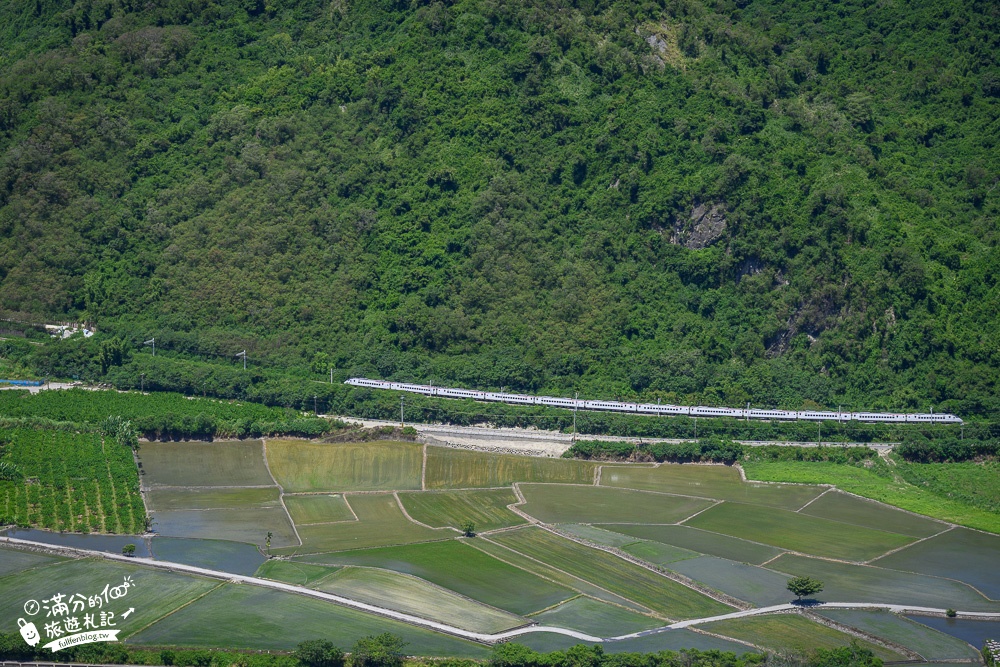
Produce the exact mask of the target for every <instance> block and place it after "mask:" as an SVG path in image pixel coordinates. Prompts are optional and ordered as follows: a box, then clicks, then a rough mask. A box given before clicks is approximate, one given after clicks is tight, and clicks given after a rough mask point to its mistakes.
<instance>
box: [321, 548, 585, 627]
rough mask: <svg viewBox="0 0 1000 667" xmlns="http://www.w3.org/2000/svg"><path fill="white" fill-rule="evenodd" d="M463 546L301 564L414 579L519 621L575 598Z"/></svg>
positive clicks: (353, 554)
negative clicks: (517, 617) (380, 570)
mask: <svg viewBox="0 0 1000 667" xmlns="http://www.w3.org/2000/svg"><path fill="white" fill-rule="evenodd" d="M474 539H477V540H478V539H480V538H474ZM464 542H465V541H464V540H448V541H446V542H431V543H429V544H411V545H407V546H401V547H389V548H383V549H369V550H365V551H346V552H341V553H331V554H322V555H315V556H307V557H306V558H305V559H306V560H307V561H308V562H311V563H318V564H324V565H325V564H332V565H367V566H370V567H381V568H385V569H388V570H395V571H397V572H403V573H405V574H412V575H414V576H417V577H420V578H421V579H425V580H427V581H429V582H431V583H434V584H437V585H438V586H442V587H444V588H447V589H448V590H451V591H455V592H456V593H459V594H460V595H465V596H466V597H469V598H472V599H473V600H479V601H480V602H484V603H486V604H488V605H491V606H494V607H497V608H499V609H504V610H506V611H509V612H511V613H514V614H518V615H524V614H529V613H531V612H535V611H539V610H541V609H545V608H547V607H551V606H552V605H554V604H557V603H559V602H562V601H563V600H567V599H569V598H571V597H573V596H574V595H575V592H574V591H572V590H570V589H569V588H567V587H565V586H561V585H559V584H557V583H555V582H551V581H547V580H545V579H543V578H541V577H539V576H537V575H534V574H532V573H530V572H527V571H525V570H522V569H519V568H517V567H513V566H511V565H508V564H507V563H504V562H503V561H500V560H498V559H496V558H493V557H491V556H489V555H487V554H485V553H483V552H481V551H479V550H477V549H474V548H472V547H470V546H468V545H467V544H465V543H464Z"/></svg>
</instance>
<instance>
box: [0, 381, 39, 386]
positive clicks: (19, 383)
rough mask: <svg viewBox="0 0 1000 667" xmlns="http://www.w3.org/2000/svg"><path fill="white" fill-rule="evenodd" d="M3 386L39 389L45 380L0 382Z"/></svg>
mask: <svg viewBox="0 0 1000 667" xmlns="http://www.w3.org/2000/svg"><path fill="white" fill-rule="evenodd" d="M0 383H3V384H12V385H15V386H17V387H41V386H42V385H43V384H45V380H0Z"/></svg>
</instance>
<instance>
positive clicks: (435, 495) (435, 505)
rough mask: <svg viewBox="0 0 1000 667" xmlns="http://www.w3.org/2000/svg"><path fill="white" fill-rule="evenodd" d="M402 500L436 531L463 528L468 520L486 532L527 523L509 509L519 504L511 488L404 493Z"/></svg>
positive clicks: (416, 517) (409, 511)
mask: <svg viewBox="0 0 1000 667" xmlns="http://www.w3.org/2000/svg"><path fill="white" fill-rule="evenodd" d="M399 499H400V500H401V501H402V502H403V507H405V508H406V511H407V512H408V513H409V515H410V516H412V517H413V518H414V519H415V520H417V521H420V522H421V523H426V524H427V525H429V526H434V527H435V528H437V527H445V526H450V527H452V528H461V526H462V524H463V523H465V522H466V521H472V522H473V523H474V524H475V525H476V530H477V531H479V532H482V531H484V530H494V529H496V528H505V527H507V526H517V525H520V524H522V523H525V520H524V519H523V518H521V517H520V516H518V515H517V514H514V513H513V512H511V511H510V510H509V509H507V506H508V505H513V504H514V503H516V502H517V496H516V495H515V494H514V491H513V490H511V489H481V490H474V491H433V492H431V491H425V492H421V493H400V494H399Z"/></svg>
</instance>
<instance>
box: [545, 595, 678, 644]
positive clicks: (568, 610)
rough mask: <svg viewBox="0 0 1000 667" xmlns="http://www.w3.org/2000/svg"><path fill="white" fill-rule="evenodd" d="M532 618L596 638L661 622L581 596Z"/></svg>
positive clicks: (637, 629) (615, 634) (611, 635)
mask: <svg viewBox="0 0 1000 667" xmlns="http://www.w3.org/2000/svg"><path fill="white" fill-rule="evenodd" d="M531 620H533V621H536V622H537V623H538V624H539V625H551V626H555V627H560V628H570V629H572V630H579V631H580V632H586V633H587V634H588V635H594V636H596V637H615V636H618V635H625V634H630V633H632V632H639V631H641V630H649V629H650V628H658V627H660V626H661V625H663V621H661V620H660V619H658V618H653V617H651V616H644V615H642V614H637V613H636V612H634V611H630V610H628V609H623V608H621V607H618V606H616V605H613V604H608V603H607V602H602V601H600V600H595V599H593V598H588V597H586V596H583V595H581V596H579V597H575V598H573V599H572V600H567V601H566V602H563V603H562V604H561V605H559V606H557V607H553V608H552V609H548V610H546V611H543V612H541V613H540V614H535V615H534V616H532V617H531Z"/></svg>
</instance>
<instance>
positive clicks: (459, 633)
mask: <svg viewBox="0 0 1000 667" xmlns="http://www.w3.org/2000/svg"><path fill="white" fill-rule="evenodd" d="M3 543H7V544H10V545H12V546H20V547H24V548H28V549H32V550H38V551H46V552H54V553H62V554H67V555H70V556H83V557H89V558H103V559H105V560H111V561H119V562H123V563H130V564H133V565H143V566H146V567H152V568H156V569H159V570H167V571H169V572H177V573H183V574H192V575H197V576H202V577H209V578H212V579H219V580H222V581H228V582H231V583H235V584H251V585H253V586H261V587H263V588H270V589H273V590H278V591H285V592H287V593H295V594H297V595H305V596H307V597H311V598H316V599H319V600H324V601H327V602H332V603H334V604H337V605H340V606H343V607H348V608H351V609H357V610H359V611H364V612H368V613H370V614H375V615H378V616H382V617H385V618H391V619H393V620H396V621H401V622H403V623H407V624H409V625H415V626H418V627H422V628H426V629H428V630H434V631H437V632H442V633H444V634H448V635H452V636H454V637H460V638H462V639H468V640H470V641H474V642H478V643H480V644H499V643H502V642H506V641H509V640H511V639H514V638H515V637H519V636H521V635H525V634H529V633H532V632H549V633H553V634H559V635H566V636H567V637H572V638H574V639H579V640H580V641H582V642H588V643H605V644H606V643H610V642H618V641H624V640H626V639H635V638H638V637H648V636H650V635H656V634H660V633H664V632H669V631H670V630H679V629H682V628H688V627H692V626H696V625H701V624H703V623H711V622H713V621H724V620H727V619H731V618H744V617H746V616H757V615H761V614H772V613H776V612H783V611H793V610H796V609H802V608H808V609H838V608H840V609H845V608H846V609H884V610H888V611H892V612H896V613H916V614H940V615H944V614H945V612H946V610H945V609H937V608H935V607H915V606H911V605H899V604H892V603H888V602H887V603H872V602H822V603H816V604H810V605H808V606H805V607H804V606H803V605H796V604H791V603H788V604H779V605H773V606H770V607H758V608H754V609H747V610H744V611H735V612H732V613H729V614H722V615H719V616H708V617H706V618H696V619H690V620H687V621H678V622H676V623H671V624H670V625H664V626H662V627H659V628H653V629H652V630H644V631H642V632H633V633H631V634H627V635H618V636H615V637H595V636H593V635H588V634H586V633H584V632H578V631H576V630H570V629H569V628H560V627H555V626H549V625H529V626H523V627H520V628H514V629H513V630H507V631H505V632H498V633H495V634H486V633H482V632H472V631H471V630H465V629H463V628H458V627H455V626H453V625H448V624H446V623H438V622H437V621H431V620H429V619H426V618H421V617H419V616H414V615H412V614H407V613H404V612H401V611H395V610H393V609H386V608H384V607H379V606H376V605H372V604H368V603H366V602H360V601H358V600H352V599H351V598H346V597H342V596H340V595H334V594H332V593H325V592H323V591H317V590H313V589H311V588H306V587H304V586H296V585H294V584H286V583H283V582H280V581H272V580H270V579H261V578H259V577H248V576H245V575H241V574H233V573H231V572H223V571H221V570H211V569H208V568H204V567H197V566H194V565H185V564H183V563H171V562H169V561H160V560H153V559H151V558H136V557H131V556H122V555H119V554H111V553H106V552H103V551H93V550H90V549H78V548H74V547H63V546H55V545H51V544H45V543H44V542H34V541H32V540H22V539H18V538H14V537H5V536H0V544H3ZM958 616H959V617H962V618H970V619H983V620H1000V612H965V611H960V612H958Z"/></svg>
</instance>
